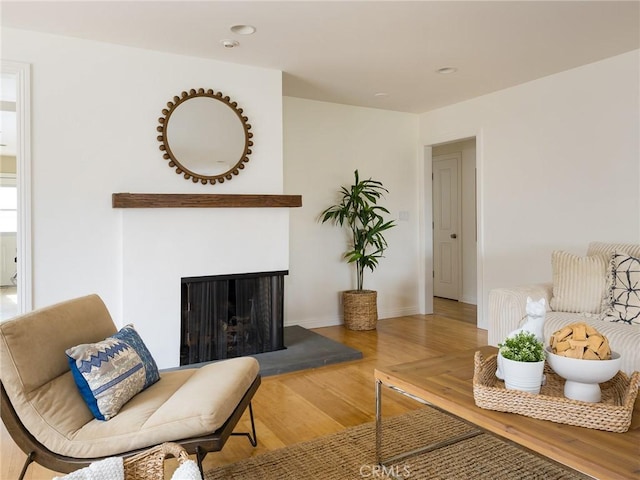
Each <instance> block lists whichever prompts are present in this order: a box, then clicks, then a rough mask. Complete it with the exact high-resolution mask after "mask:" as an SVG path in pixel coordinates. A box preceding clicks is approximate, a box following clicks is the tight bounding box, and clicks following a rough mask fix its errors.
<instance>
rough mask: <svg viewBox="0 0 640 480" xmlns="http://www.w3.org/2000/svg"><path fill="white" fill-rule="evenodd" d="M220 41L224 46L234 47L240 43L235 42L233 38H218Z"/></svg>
mask: <svg viewBox="0 0 640 480" xmlns="http://www.w3.org/2000/svg"><path fill="white" fill-rule="evenodd" d="M220 43H221V44H222V46H223V47H224V48H234V47H237V46H238V45H240V43H238V42H236V41H235V40H220Z"/></svg>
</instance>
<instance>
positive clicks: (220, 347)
mask: <svg viewBox="0 0 640 480" xmlns="http://www.w3.org/2000/svg"><path fill="white" fill-rule="evenodd" d="M288 273H289V272H288V271H286V270H285V271H276V272H261V273H242V274H232V275H215V276H206V277H189V278H183V279H182V285H181V294H182V309H181V311H182V322H181V335H180V365H191V364H194V363H201V362H208V361H211V360H222V359H225V358H233V357H241V356H245V355H253V354H256V353H264V352H272V351H275V350H282V349H283V348H285V347H284V315H283V304H284V276H285V275H287V274H288Z"/></svg>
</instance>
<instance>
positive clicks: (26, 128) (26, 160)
mask: <svg viewBox="0 0 640 480" xmlns="http://www.w3.org/2000/svg"><path fill="white" fill-rule="evenodd" d="M0 70H1V71H2V73H8V74H13V75H15V77H16V177H17V181H16V186H17V189H18V229H17V230H18V231H17V233H16V242H17V245H16V246H17V250H18V261H17V264H16V270H17V272H18V279H17V280H18V282H17V286H18V314H22V313H26V312H29V311H31V310H32V308H33V279H32V277H33V271H32V250H31V65H30V64H28V63H22V62H11V61H6V60H2V61H1V62H0Z"/></svg>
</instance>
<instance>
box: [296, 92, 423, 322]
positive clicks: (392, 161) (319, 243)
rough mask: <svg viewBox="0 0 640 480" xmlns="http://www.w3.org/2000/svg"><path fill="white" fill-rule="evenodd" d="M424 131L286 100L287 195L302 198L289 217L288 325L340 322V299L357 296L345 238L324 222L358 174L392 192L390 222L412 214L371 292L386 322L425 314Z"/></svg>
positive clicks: (381, 115)
mask: <svg viewBox="0 0 640 480" xmlns="http://www.w3.org/2000/svg"><path fill="white" fill-rule="evenodd" d="M417 127H418V124H417V115H414V114H406V113H398V112H390V111H384V110H377V109H370V108H360V107H351V106H346V105H337V104H332V103H324V102H317V101H311V100H303V99H299V98H292V97H285V98H284V133H285V136H284V152H285V191H286V193H290V194H302V198H303V206H302V208H299V209H292V210H291V213H290V215H291V217H290V220H291V223H290V245H291V247H290V253H289V261H290V272H289V277H288V278H287V279H286V319H287V320H286V321H287V323H288V324H299V325H304V326H307V327H313V326H323V325H335V324H338V323H340V322H341V315H342V309H341V307H340V304H339V298H340V292H341V291H343V290H350V289H353V288H355V270H354V267H353V266H352V265H348V264H347V263H346V262H345V261H344V260H343V259H342V255H343V253H344V252H345V251H346V250H347V236H346V230H344V229H340V228H339V227H336V226H333V225H330V224H321V223H319V222H318V217H319V214H320V212H322V211H323V210H324V209H325V208H327V207H328V206H330V205H332V204H334V203H335V202H336V201H337V200H338V190H339V188H340V187H341V186H342V185H345V186H349V185H351V184H352V182H353V172H354V170H355V169H358V171H359V173H360V176H361V177H365V178H373V179H374V180H379V181H381V182H382V183H383V184H384V186H385V187H386V188H387V189H388V190H389V194H388V195H386V198H385V201H384V205H385V206H386V207H387V208H388V209H389V211H390V213H391V216H390V218H395V219H396V220H398V218H399V213H400V211H405V212H407V213H408V220H398V221H397V227H395V228H393V229H391V230H389V231H388V232H387V235H386V238H387V241H388V243H389V249H388V250H387V251H386V252H385V258H383V259H381V260H380V265H379V267H378V268H377V269H376V270H375V272H373V273H371V272H370V271H369V270H366V271H365V277H364V288H365V289H371V290H377V291H378V316H379V318H388V317H394V316H399V315H409V314H415V313H417V312H418V308H419V305H418V304H419V295H418V282H417V279H418V278H419V271H420V269H419V265H418V261H417V258H418V252H419V248H418V208H417V207H418V197H417V192H418V178H417V166H418V165H417V157H418V150H417V146H418V141H417V140H418V137H417V132H418V130H417Z"/></svg>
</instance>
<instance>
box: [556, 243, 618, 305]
mask: <svg viewBox="0 0 640 480" xmlns="http://www.w3.org/2000/svg"><path fill="white" fill-rule="evenodd" d="M608 262H609V256H606V255H592V256H587V257H580V256H578V255H574V254H572V253H568V252H563V251H559V250H556V251H554V252H553V254H552V255H551V266H552V269H553V296H552V298H551V302H550V303H549V304H550V306H551V309H552V310H553V311H556V312H571V313H600V312H601V311H602V304H603V299H604V298H605V297H606V296H607V293H608V292H607V266H608Z"/></svg>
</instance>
